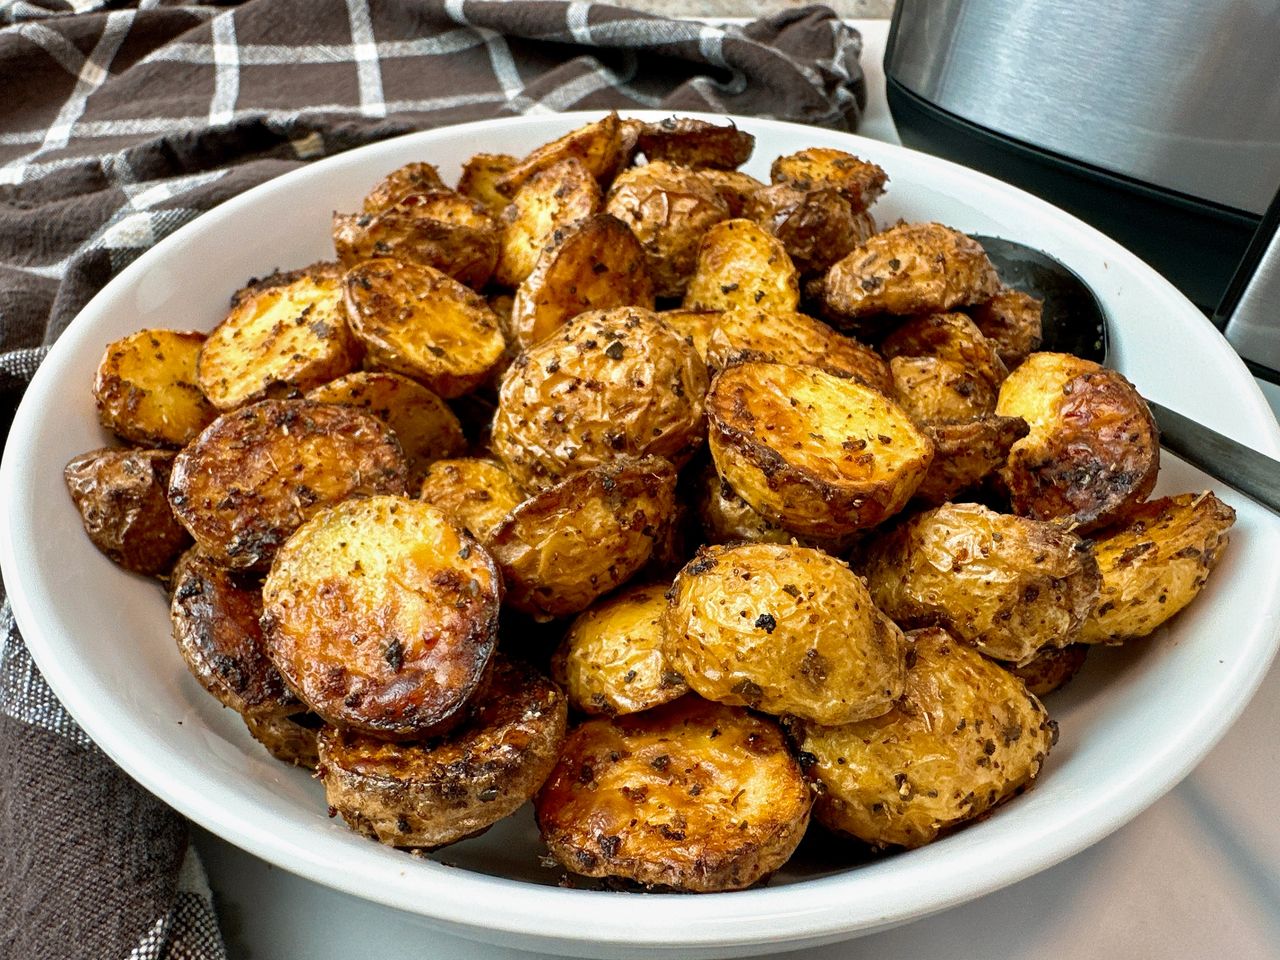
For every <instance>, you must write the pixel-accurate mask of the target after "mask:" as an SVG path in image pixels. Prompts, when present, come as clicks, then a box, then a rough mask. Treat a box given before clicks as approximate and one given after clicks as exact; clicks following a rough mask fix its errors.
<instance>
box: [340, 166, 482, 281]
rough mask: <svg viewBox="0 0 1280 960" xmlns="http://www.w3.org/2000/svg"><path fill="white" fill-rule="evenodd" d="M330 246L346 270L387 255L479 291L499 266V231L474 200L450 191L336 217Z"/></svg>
mask: <svg viewBox="0 0 1280 960" xmlns="http://www.w3.org/2000/svg"><path fill="white" fill-rule="evenodd" d="M333 246H334V249H335V250H336V251H337V253H338V259H339V260H341V261H342V263H343V265H344V266H346V267H354V266H355V265H356V264H358V263H360V262H361V261H362V260H373V259H375V258H384V257H391V258H394V259H396V260H400V261H403V262H405V263H418V264H422V265H423V266H427V267H434V268H435V269H437V270H440V271H442V272H444V273H447V274H448V275H449V276H451V277H453V278H454V279H455V280H457V281H458V282H459V283H461V284H465V285H466V286H468V287H472V288H473V289H479V288H481V287H483V286H484V285H485V284H486V283H488V282H489V278H490V277H491V276H493V270H494V267H496V266H497V265H498V246H499V231H498V224H497V222H496V221H495V220H494V219H493V217H491V216H490V215H489V211H488V210H486V209H485V207H484V206H483V205H482V204H480V203H479V202H478V201H475V200H472V199H471V198H470V197H464V196H463V195H462V194H460V193H455V192H454V191H452V190H428V191H425V192H423V193H411V194H409V195H407V196H404V197H401V198H400V199H399V200H397V201H396V202H395V203H394V204H393V205H391V206H390V207H387V208H386V209H385V210H383V211H382V212H381V213H373V214H370V213H362V214H346V213H335V214H334V215H333Z"/></svg>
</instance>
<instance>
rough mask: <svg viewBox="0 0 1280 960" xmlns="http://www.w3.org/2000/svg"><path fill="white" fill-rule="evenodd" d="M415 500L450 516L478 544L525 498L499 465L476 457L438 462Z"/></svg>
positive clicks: (428, 473)
mask: <svg viewBox="0 0 1280 960" xmlns="http://www.w3.org/2000/svg"><path fill="white" fill-rule="evenodd" d="M418 496H419V497H420V498H421V499H423V500H425V501H427V503H434V504H435V505H436V506H437V507H439V508H440V509H441V510H443V511H444V512H445V513H447V514H449V515H450V516H451V517H453V519H454V520H455V521H457V523H458V525H459V526H461V527H462V529H464V530H466V531H467V533H469V534H471V536H473V537H475V538H476V539H477V540H479V541H480V542H481V543H486V542H488V539H489V535H490V534H492V533H493V531H494V528H495V527H497V526H498V524H500V523H501V522H502V521H503V520H505V519H506V518H507V515H508V514H510V513H511V511H512V510H514V509H515V508H516V507H518V506H520V504H521V503H522V502H524V498H525V497H524V491H523V490H521V489H520V486H519V484H517V483H516V482H515V480H514V478H512V476H511V474H510V473H508V472H507V470H506V468H505V467H503V466H502V464H500V463H495V462H494V461H492V460H482V459H479V458H477V457H459V458H457V459H456V460H437V461H436V462H435V463H433V464H432V465H431V468H430V469H429V470H428V471H427V477H426V479H425V480H424V481H423V482H422V489H421V490H420V491H419V494H418Z"/></svg>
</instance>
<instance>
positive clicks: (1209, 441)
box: [974, 235, 1280, 514]
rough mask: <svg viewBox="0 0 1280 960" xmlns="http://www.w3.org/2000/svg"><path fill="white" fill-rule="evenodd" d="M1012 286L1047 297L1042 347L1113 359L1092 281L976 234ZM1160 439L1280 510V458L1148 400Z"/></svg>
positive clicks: (1040, 255) (1030, 250)
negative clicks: (1108, 354)
mask: <svg viewBox="0 0 1280 960" xmlns="http://www.w3.org/2000/svg"><path fill="white" fill-rule="evenodd" d="M974 239H975V240H977V241H978V242H979V243H980V244H982V247H983V249H984V250H986V251H987V256H989V257H990V258H991V262H992V263H993V264H995V268H996V272H997V273H999V274H1000V279H1001V280H1002V281H1003V282H1004V283H1005V285H1006V286H1010V287H1013V288H1014V289H1016V290H1022V291H1024V292H1025V293H1030V294H1034V295H1035V296H1037V297H1041V298H1043V300H1044V313H1043V325H1044V336H1043V340H1042V342H1041V345H1040V349H1042V350H1052V351H1055V352H1058V353H1072V354H1075V355H1076V356H1078V357H1084V358H1085V359H1086V360H1093V361H1095V362H1097V363H1106V361H1107V315H1106V313H1105V312H1104V311H1103V309H1102V304H1101V303H1100V302H1099V301H1098V298H1097V296H1095V295H1094V292H1093V290H1092V289H1090V287H1089V285H1088V284H1087V283H1085V282H1084V281H1083V280H1081V279H1080V277H1079V276H1078V275H1077V274H1076V273H1075V271H1073V270H1072V269H1071V268H1070V267H1068V266H1067V265H1066V264H1064V263H1062V262H1061V261H1060V260H1058V259H1057V258H1055V257H1051V256H1050V255H1049V254H1047V253H1044V252H1043V251H1041V250H1036V249H1035V248H1034V247H1028V246H1026V245H1025V244H1021V243H1016V242H1014V241H1012V240H1003V239H1001V238H999V237H984V236H976V235H975V236H974ZM1147 405H1148V406H1150V407H1151V413H1152V415H1153V416H1154V417H1155V418H1156V423H1157V424H1158V425H1159V427H1160V442H1161V444H1162V445H1163V446H1165V447H1168V448H1169V449H1170V450H1172V451H1173V452H1174V453H1176V454H1177V455H1178V456H1180V457H1182V459H1184V460H1186V461H1187V462H1188V463H1191V464H1194V465H1195V466H1197V467H1199V468H1200V469H1201V470H1203V471H1204V472H1205V473H1207V474H1209V475H1210V476H1211V477H1216V478H1217V479H1219V480H1221V481H1222V482H1223V483H1225V484H1227V485H1228V486H1231V487H1234V488H1235V489H1236V490H1239V491H1240V492H1241V493H1244V494H1247V495H1248V496H1250V497H1252V498H1253V499H1254V500H1256V501H1257V502H1258V503H1261V504H1263V505H1264V506H1266V507H1269V508H1270V509H1271V510H1272V511H1273V512H1275V513H1278V514H1280V461H1276V460H1273V459H1271V458H1270V457H1268V456H1266V455H1265V454H1261V453H1259V452H1258V451H1256V450H1252V449H1250V448H1249V447H1246V446H1245V445H1244V444H1242V443H1237V442H1236V441H1235V440H1232V439H1231V438H1230V437H1224V436H1223V435H1222V434H1220V433H1218V432H1217V431H1215V430H1210V429H1209V428H1208V427H1206V426H1203V425H1201V424H1199V423H1196V422H1195V421H1194V420H1189V419H1188V418H1186V417H1184V416H1183V415H1182V414H1180V413H1176V412H1175V411H1173V410H1170V409H1169V408H1168V407H1164V406H1161V405H1160V404H1158V403H1156V402H1154V401H1152V400H1147Z"/></svg>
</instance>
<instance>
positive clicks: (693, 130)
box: [636, 117, 756, 170]
mask: <svg viewBox="0 0 1280 960" xmlns="http://www.w3.org/2000/svg"><path fill="white" fill-rule="evenodd" d="M636 146H638V147H639V148H640V152H641V153H643V154H644V155H645V158H646V159H647V160H648V161H649V163H651V164H652V163H663V162H665V163H669V164H675V165H677V166H681V167H710V168H712V169H715V170H733V169H734V168H736V167H740V166H742V165H743V164H744V163H746V162H747V161H748V160H750V159H751V151H752V150H754V149H755V146H756V138H755V137H754V136H752V135H751V134H749V133H747V132H746V131H745V130H739V129H738V128H737V127H735V126H734V125H733V124H729V125H727V126H721V125H719V124H715V123H707V121H705V120H692V119H690V118H688V117H668V118H667V119H665V120H659V121H658V122H657V123H646V124H644V125H643V126H641V127H640V132H639V136H638V138H637V140H636Z"/></svg>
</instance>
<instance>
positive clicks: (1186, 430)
mask: <svg viewBox="0 0 1280 960" xmlns="http://www.w3.org/2000/svg"><path fill="white" fill-rule="evenodd" d="M1147 404H1148V405H1149V406H1150V407H1151V413H1152V414H1153V415H1154V416H1155V418H1156V423H1157V424H1159V425H1160V443H1161V444H1162V445H1163V446H1165V447H1168V448H1169V449H1170V450H1172V451H1173V452H1174V453H1176V454H1177V455H1178V456H1180V457H1181V458H1182V459H1183V460H1186V461H1187V462H1188V463H1190V464H1194V465H1195V466H1197V467H1199V468H1200V469H1201V470H1203V471H1204V472H1205V473H1207V474H1209V475H1210V476H1212V477H1217V478H1218V479H1219V480H1221V481H1222V482H1224V483H1226V484H1227V485H1229V486H1231V487H1234V488H1235V489H1237V490H1239V491H1240V492H1241V493H1244V494H1248V495H1249V496H1250V497H1252V498H1253V499H1254V500H1256V501H1258V503H1260V504H1262V505H1263V506H1266V507H1269V508H1270V509H1271V510H1272V512H1274V513H1280V461H1276V460H1272V459H1271V458H1270V457H1268V456H1266V455H1265V454H1262V453H1258V451H1256V450H1251V449H1250V448H1249V447H1246V446H1245V445H1244V444H1242V443H1236V441H1234V440H1232V439H1231V438H1230V437H1224V436H1223V435H1222V434H1220V433H1218V432H1217V431H1215V430H1210V429H1209V428H1208V427H1206V426H1203V425H1202V424H1199V423H1196V422H1195V421H1194V420H1188V419H1187V418H1186V417H1184V416H1183V415H1182V414H1180V413H1176V412H1174V411H1173V410H1170V409H1169V408H1168V407H1162V406H1161V405H1160V404H1158V403H1154V402H1152V401H1150V400H1148V401H1147Z"/></svg>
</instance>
